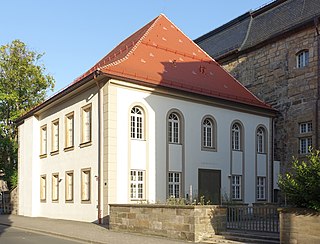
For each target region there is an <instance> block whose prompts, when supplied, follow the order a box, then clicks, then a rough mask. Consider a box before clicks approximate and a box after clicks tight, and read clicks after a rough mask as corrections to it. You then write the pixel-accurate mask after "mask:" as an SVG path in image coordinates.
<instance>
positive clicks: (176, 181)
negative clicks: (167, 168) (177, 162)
mask: <svg viewBox="0 0 320 244" xmlns="http://www.w3.org/2000/svg"><path fill="white" fill-rule="evenodd" d="M168 183H169V185H168V187H169V197H174V198H179V197H180V192H181V190H180V187H181V173H178V172H169V175H168Z"/></svg>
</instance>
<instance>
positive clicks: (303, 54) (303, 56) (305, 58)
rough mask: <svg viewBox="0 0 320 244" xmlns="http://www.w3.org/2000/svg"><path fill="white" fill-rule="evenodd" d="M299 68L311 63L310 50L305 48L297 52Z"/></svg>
mask: <svg viewBox="0 0 320 244" xmlns="http://www.w3.org/2000/svg"><path fill="white" fill-rule="evenodd" d="M296 59H297V68H303V67H305V66H307V65H308V64H309V51H308V50H303V51H300V52H298V53H297V55H296Z"/></svg>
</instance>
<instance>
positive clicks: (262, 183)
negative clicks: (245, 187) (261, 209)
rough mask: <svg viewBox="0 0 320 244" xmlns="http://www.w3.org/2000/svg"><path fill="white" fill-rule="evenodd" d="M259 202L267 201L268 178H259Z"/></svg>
mask: <svg viewBox="0 0 320 244" xmlns="http://www.w3.org/2000/svg"><path fill="white" fill-rule="evenodd" d="M257 200H266V177H261V176H258V177H257Z"/></svg>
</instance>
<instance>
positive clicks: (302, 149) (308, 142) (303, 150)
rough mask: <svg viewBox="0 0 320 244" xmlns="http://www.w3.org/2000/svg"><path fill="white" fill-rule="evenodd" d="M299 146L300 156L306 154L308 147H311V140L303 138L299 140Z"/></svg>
mask: <svg viewBox="0 0 320 244" xmlns="http://www.w3.org/2000/svg"><path fill="white" fill-rule="evenodd" d="M299 144H300V151H299V152H300V154H307V153H308V152H309V147H312V138H311V137H305V138H300V139H299Z"/></svg>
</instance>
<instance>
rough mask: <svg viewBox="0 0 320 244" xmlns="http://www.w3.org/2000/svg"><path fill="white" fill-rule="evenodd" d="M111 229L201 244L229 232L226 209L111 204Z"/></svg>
mask: <svg viewBox="0 0 320 244" xmlns="http://www.w3.org/2000/svg"><path fill="white" fill-rule="evenodd" d="M110 228H111V229H113V230H124V231H131V232H137V233H143V234H150V235H157V236H164V237H169V238H175V239H182V240H188V241H195V242H199V241H201V240H202V239H203V238H206V237H210V236H212V235H215V234H219V233H220V232H223V231H226V208H223V207H220V206H215V205H205V206H199V205H198V206H172V205H156V204H111V205H110Z"/></svg>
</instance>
